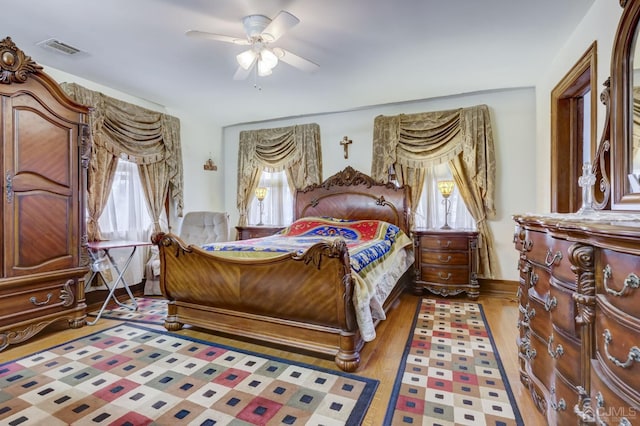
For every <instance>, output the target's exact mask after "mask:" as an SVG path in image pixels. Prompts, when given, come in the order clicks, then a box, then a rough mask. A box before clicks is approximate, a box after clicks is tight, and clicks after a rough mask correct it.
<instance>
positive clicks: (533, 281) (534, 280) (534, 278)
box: [530, 272, 540, 287]
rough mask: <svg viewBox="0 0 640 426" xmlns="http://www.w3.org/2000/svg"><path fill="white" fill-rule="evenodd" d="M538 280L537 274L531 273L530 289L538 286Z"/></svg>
mask: <svg viewBox="0 0 640 426" xmlns="http://www.w3.org/2000/svg"><path fill="white" fill-rule="evenodd" d="M539 279H540V276H539V275H538V274H536V273H535V272H531V284H530V286H531V287H535V286H536V284H538V280H539Z"/></svg>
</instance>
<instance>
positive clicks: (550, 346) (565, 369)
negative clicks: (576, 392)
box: [547, 329, 582, 387]
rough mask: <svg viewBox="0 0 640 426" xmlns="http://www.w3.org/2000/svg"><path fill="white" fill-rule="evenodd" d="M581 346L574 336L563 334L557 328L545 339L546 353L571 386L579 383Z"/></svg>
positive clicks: (580, 376)
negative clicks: (553, 360)
mask: <svg viewBox="0 0 640 426" xmlns="http://www.w3.org/2000/svg"><path fill="white" fill-rule="evenodd" d="M581 350H582V346H581V345H580V341H579V340H577V339H576V338H573V337H570V336H567V335H564V334H563V333H562V332H561V331H559V330H555V329H554V330H553V334H552V335H551V336H549V338H548V339H547V353H548V354H549V356H550V357H551V358H554V359H555V360H556V370H558V371H559V372H560V373H562V375H563V376H564V377H566V379H567V380H568V381H569V383H571V384H572V385H573V386H575V387H577V386H578V385H580V383H581V380H582V369H581V367H580V362H578V360H579V359H580V351H581Z"/></svg>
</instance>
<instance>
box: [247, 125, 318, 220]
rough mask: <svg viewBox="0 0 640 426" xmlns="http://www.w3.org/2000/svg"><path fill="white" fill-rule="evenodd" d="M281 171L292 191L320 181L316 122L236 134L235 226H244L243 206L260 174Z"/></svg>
mask: <svg viewBox="0 0 640 426" xmlns="http://www.w3.org/2000/svg"><path fill="white" fill-rule="evenodd" d="M282 170H285V171H286V173H287V178H288V180H289V182H290V185H291V186H292V189H303V188H305V187H307V186H309V185H312V184H319V183H320V182H322V152H321V146H320V126H319V125H318V124H316V123H310V124H300V125H296V126H288V127H277V128H272V129H260V130H244V131H242V132H240V146H239V149H238V200H237V207H238V211H239V212H240V221H239V225H241V226H242V225H246V224H247V207H248V205H249V202H250V200H251V197H252V196H253V191H254V190H255V188H256V187H257V186H258V183H259V181H260V175H261V174H262V171H268V172H278V171H282Z"/></svg>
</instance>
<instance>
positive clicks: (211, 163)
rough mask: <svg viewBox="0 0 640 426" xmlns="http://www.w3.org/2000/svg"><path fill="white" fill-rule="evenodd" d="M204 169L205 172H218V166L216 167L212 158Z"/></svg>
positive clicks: (206, 162)
mask: <svg viewBox="0 0 640 426" xmlns="http://www.w3.org/2000/svg"><path fill="white" fill-rule="evenodd" d="M204 169H205V170H211V171H216V170H218V166H216V165H215V163H214V162H213V159H212V158H211V157H209V159H208V160H207V161H205V163H204Z"/></svg>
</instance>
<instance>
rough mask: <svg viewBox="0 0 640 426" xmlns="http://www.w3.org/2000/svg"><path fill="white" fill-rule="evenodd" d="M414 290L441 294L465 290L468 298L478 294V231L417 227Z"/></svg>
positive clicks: (418, 292) (414, 244)
mask: <svg viewBox="0 0 640 426" xmlns="http://www.w3.org/2000/svg"><path fill="white" fill-rule="evenodd" d="M412 234H413V246H414V249H415V258H416V260H415V264H414V265H415V279H414V292H415V293H416V294H422V293H423V292H424V290H425V289H426V290H429V291H430V292H432V293H435V294H438V295H440V296H452V295H455V294H458V293H462V292H466V293H467V296H468V297H469V298H470V299H471V300H476V299H477V298H478V296H479V294H480V285H479V284H478V277H477V272H478V232H476V231H467V230H457V229H452V230H442V229H416V230H414V231H413V233H412Z"/></svg>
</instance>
